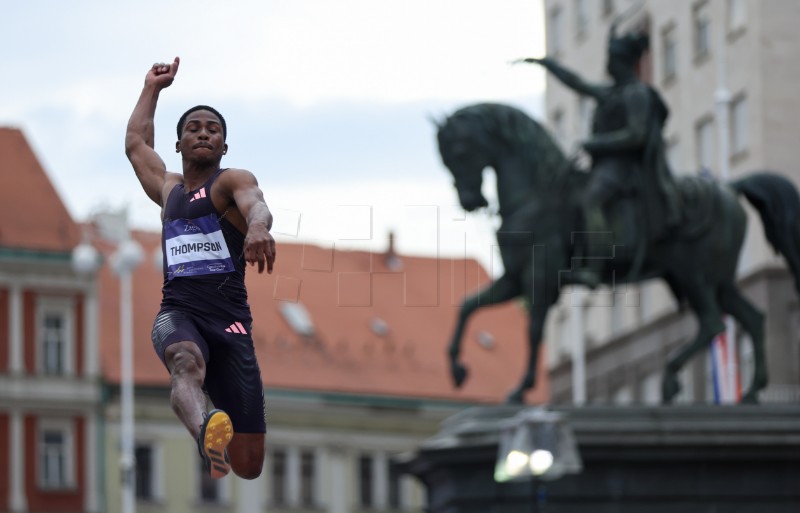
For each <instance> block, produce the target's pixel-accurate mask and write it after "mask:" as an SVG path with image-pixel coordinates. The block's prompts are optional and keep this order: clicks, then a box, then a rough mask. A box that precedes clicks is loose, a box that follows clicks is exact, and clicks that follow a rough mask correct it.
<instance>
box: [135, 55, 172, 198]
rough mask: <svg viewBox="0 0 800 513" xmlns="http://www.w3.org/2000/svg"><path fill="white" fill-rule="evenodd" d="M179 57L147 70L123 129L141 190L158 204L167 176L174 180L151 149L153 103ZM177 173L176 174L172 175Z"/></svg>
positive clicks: (155, 101)
mask: <svg viewBox="0 0 800 513" xmlns="http://www.w3.org/2000/svg"><path fill="white" fill-rule="evenodd" d="M179 62H180V60H179V59H178V58H177V57H176V58H175V61H174V62H173V63H172V64H171V65H166V64H162V65H154V66H153V67H152V68H151V69H150V71H149V72H148V73H147V77H146V78H145V84H144V88H143V89H142V93H141V94H140V95H139V100H138V101H137V102H136V106H135V107H134V109H133V113H132V114H131V117H130V119H129V120H128V129H127V132H126V133H125V154H126V155H127V156H128V160H129V161H130V163H131V165H132V166H133V170H134V171H135V172H136V177H137V178H138V179H139V183H141V185H142V188H143V189H144V192H145V193H146V194H147V196H148V197H149V198H150V199H151V200H153V201H154V202H155V203H156V204H158V205H159V206H161V205H162V192H163V190H164V186H165V183H166V182H167V181H168V180H175V179H176V178H175V177H174V176H170V175H172V174H173V173H167V169H166V166H165V165H164V161H163V160H161V157H159V156H158V153H156V152H155V150H154V149H153V145H154V133H155V130H154V126H153V125H154V124H153V118H154V117H155V112H156V104H157V103H158V96H159V93H160V92H161V90H162V89H164V88H165V87H169V85H170V84H171V83H172V80H173V79H174V78H175V73H176V72H177V71H178V64H179ZM176 176H177V175H176Z"/></svg>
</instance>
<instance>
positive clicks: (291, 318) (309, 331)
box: [279, 301, 315, 337]
mask: <svg viewBox="0 0 800 513" xmlns="http://www.w3.org/2000/svg"><path fill="white" fill-rule="evenodd" d="M279 308H280V311H281V314H283V318H284V319H285V320H286V322H287V323H289V326H291V327H292V329H293V330H294V331H295V332H296V333H298V334H299V335H303V336H306V337H310V336H313V335H314V331H315V330H314V322H313V321H312V320H311V314H309V313H308V310H306V307H305V306H303V305H301V304H300V303H287V302H285V301H281V303H280V305H279Z"/></svg>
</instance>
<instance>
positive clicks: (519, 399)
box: [506, 306, 547, 404]
mask: <svg viewBox="0 0 800 513" xmlns="http://www.w3.org/2000/svg"><path fill="white" fill-rule="evenodd" d="M529 317H530V324H528V367H527V369H526V370H525V374H523V376H522V381H521V382H520V384H519V386H518V387H517V388H515V389H514V390H513V391H512V392H511V394H509V396H508V399H507V401H506V402H508V403H510V404H522V403H524V402H525V392H527V391H528V390H529V389H531V388H533V386H534V385H535V384H536V370H537V365H538V362H539V344H540V342H541V340H542V332H543V331H544V321H545V318H546V317H547V307H542V306H535V307H532V308H531V309H530V311H529Z"/></svg>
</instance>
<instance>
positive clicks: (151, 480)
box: [134, 443, 156, 501]
mask: <svg viewBox="0 0 800 513" xmlns="http://www.w3.org/2000/svg"><path fill="white" fill-rule="evenodd" d="M134 457H135V458H136V498H137V499H139V500H146V501H152V500H155V499H156V493H155V488H156V475H155V449H154V448H153V446H152V445H151V444H142V443H137V444H136V447H135V448H134Z"/></svg>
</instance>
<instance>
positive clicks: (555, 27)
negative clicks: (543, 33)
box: [547, 9, 562, 56]
mask: <svg viewBox="0 0 800 513" xmlns="http://www.w3.org/2000/svg"><path fill="white" fill-rule="evenodd" d="M548 18H549V19H548V20H547V53H548V55H552V56H556V55H558V53H559V52H560V51H561V30H562V29H561V9H553V10H552V11H550V16H548Z"/></svg>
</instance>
